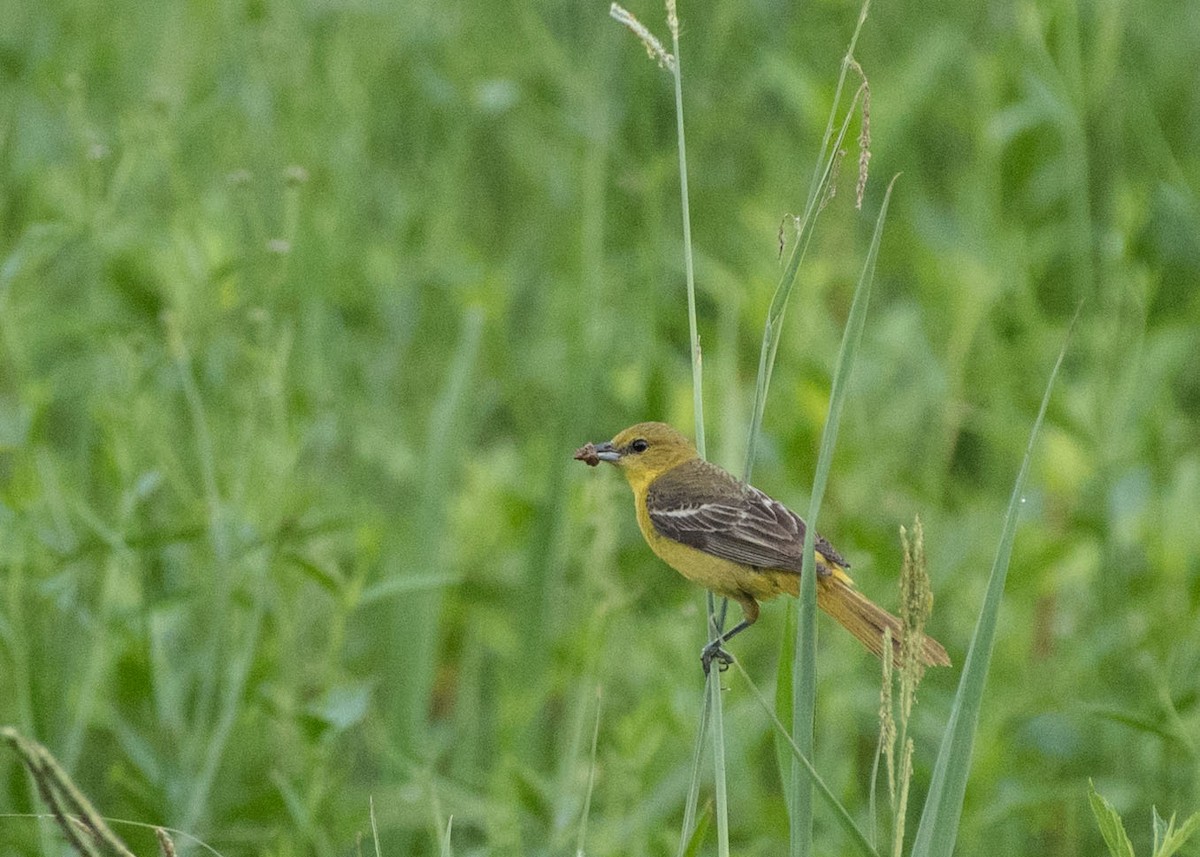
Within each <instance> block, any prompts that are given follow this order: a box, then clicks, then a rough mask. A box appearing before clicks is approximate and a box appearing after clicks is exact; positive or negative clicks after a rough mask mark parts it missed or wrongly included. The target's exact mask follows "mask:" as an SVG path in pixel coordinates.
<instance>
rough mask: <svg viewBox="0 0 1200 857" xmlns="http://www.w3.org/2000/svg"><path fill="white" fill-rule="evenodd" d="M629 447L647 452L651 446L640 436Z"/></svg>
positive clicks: (636, 450)
mask: <svg viewBox="0 0 1200 857" xmlns="http://www.w3.org/2000/svg"><path fill="white" fill-rule="evenodd" d="M629 448H630V449H632V450H633V451H634V452H645V451H646V450H647V449H649V448H650V444H648V443H646V441H645V439H644V438H640V437H639V438H638V439H637V440H635V441H634V442H633V443H631V444H629Z"/></svg>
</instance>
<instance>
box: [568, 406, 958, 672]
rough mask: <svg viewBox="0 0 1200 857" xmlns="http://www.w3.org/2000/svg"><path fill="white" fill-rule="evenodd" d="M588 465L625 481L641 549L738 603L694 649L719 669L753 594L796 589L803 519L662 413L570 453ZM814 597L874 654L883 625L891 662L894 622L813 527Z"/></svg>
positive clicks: (931, 649) (927, 660)
mask: <svg viewBox="0 0 1200 857" xmlns="http://www.w3.org/2000/svg"><path fill="white" fill-rule="evenodd" d="M575 458H576V459H577V460H579V461H583V462H584V463H586V464H588V465H590V466H592V467H595V466H597V465H599V464H600V462H602V461H603V462H607V463H609V464H612V465H614V466H616V467H617V468H618V469H619V470H620V471H621V472H622V474H624V476H625V479H626V481H627V482H628V483H629V487H630V488H631V489H632V490H633V497H634V504H635V506H636V510H637V522H638V528H639V529H640V530H641V532H642V536H643V537H644V538H645V540H646V543H647V544H648V545H649V546H650V549H651V550H652V551H653V552H654V553H655V554H657V555H658V556H659V557H660V558H661V559H662V560H663V561H664V562H666V563H667V565H669V566H671V567H672V568H674V569H675V570H676V571H678V572H679V573H680V574H682V575H683V576H684V577H686V578H687V579H689V580H691V581H693V582H695V583H698V584H700V585H701V586H704V587H705V588H707V589H709V590H711V591H712V592H714V593H715V594H717V595H720V596H724V597H726V598H730V599H732V600H734V601H736V602H737V603H738V604H739V605H741V608H742V612H743V614H744V617H743V619H742V621H741V622H740V623H739V624H737V625H735V626H734V627H733V628H731V629H730V630H728V631H726V632H725V633H723V634H720V635H718V636H717V638H716V639H714V640H712V641H711V642H710V643H709V644H708V645H706V646H705V647H704V649H703V650H702V652H701V656H700V660H701V664H702V666H703V668H704V672H705V674H708V672H709V670H710V668H711V664H712V661H713V660H717V661H719V662H720V664H721V669H725V668H726V667H727V666H728V665H729V664H730V663H732V656H731V655H730V654H729V653H728V652H727V651H725V649H724V644H725V643H727V642H728V641H729V640H730V639H732V638H733V637H734V636H736V635H737V634H740V633H741V632H742V631H744V630H746V629H747V628H749V627H750V626H751V625H753V624H754V623H755V622H756V621H757V620H758V616H759V602H760V601H766V600H768V599H771V598H774V597H776V596H778V595H784V594H787V595H792V596H795V595H797V594H799V591H800V570H801V563H802V561H803V555H804V537H805V531H806V525H805V523H804V519H803V518H801V517H800V516H799V515H797V514H796V513H795V512H793V511H792V510H791V509H789V508H788V507H787V506H785V505H783V504H782V503H780V502H779V501H777V500H774V499H772V498H771V497H769V496H767V494H765V493H764V492H762V491H760V490H759V489H757V488H755V487H754V486H752V485H749V484H747V483H746V482H744V481H742V480H740V479H737V478H736V477H734V476H733V475H732V474H730V473H729V472H728V471H726V470H724V469H723V468H721V467H719V466H718V465H716V464H713V463H711V462H709V461H706V460H705V459H703V458H701V457H700V455H699V453H698V452H697V451H696V447H695V446H694V445H693V444H692V442H691V441H690V440H688V438H687V437H686V436H684V435H683V434H682V433H681V432H679V431H677V430H676V429H674V428H672V427H671V426H670V425H668V424H666V423H662V422H643V423H638V424H636V425H633V426H630V427H629V428H627V429H625V430H624V431H622V432H620V433H619V434H617V436H616V437H614V438H613V439H612V440H610V441H605V442H602V443H588V444H586V445H584V446H582V447H580V448H579V449H578V450H576V452H575ZM815 546H816V550H815V553H814V558H815V560H816V568H817V605H818V606H819V607H820V608H821V609H822V610H824V611H825V612H826V613H828V614H829V615H830V616H832V617H833V618H834V619H835V620H836V621H837V622H838V623H839V624H840V625H842V626H843V627H844V628H846V630H848V631H849V632H850V633H851V634H853V635H854V636H855V637H856V638H857V639H858V640H859V641H860V642H861V643H862V644H863V645H864V646H866V648H867V649H868V650H870V651H871V652H872V653H874V654H875V655H876V656H878V657H883V654H884V653H883V640H884V636H883V632H884V629H885V628H890V629H891V632H892V633H891V637H892V646H893V652H892V656H893V658H895V659H896V661H897V663H898V662H899V650H900V642H901V638H902V636H903V623H902V622H901V620H900V619H899V618H898V617H896V616H893V615H892V614H891V613H889V612H888V611H887V610H884V609H883V608H882V607H880V606H878V605H877V604H875V603H874V602H872V601H871V600H870V599H868V598H867V597H866V596H865V595H863V594H862V593H861V592H859V590H858V589H857V588H856V586H855V585H854V581H853V579H851V577H850V575H849V574H847V573H846V571H847V569H848V568H849V567H850V564H849V563H848V562H846V560H845V559H843V558H842V556H841V555H840V554H839V553H838V552H837V551H836V550H835V549H834V547H833V545H831V544H830V543H829V542H828V541H827V540H826V539H824V538H822V537H820V536H817V537H816V539H815ZM919 654H920V659H921V661H922V662H923V663H924V664H925V665H927V666H949V665H950V658H949V656H948V655H947V654H946V650H945V648H943V647H942V645H941V644H940V643H938V642H937V641H936V640H934V639H933V638H932V637H929V636H926V637H925V638H924V641H923V643H922V648H921V650H920V653H919Z"/></svg>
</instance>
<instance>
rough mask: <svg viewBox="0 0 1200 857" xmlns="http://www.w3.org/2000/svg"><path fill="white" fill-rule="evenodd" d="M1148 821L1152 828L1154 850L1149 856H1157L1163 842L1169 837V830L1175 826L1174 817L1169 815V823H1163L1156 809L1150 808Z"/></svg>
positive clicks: (1154, 807)
mask: <svg viewBox="0 0 1200 857" xmlns="http://www.w3.org/2000/svg"><path fill="white" fill-rule="evenodd" d="M1150 819H1151V822H1152V824H1153V826H1154V850H1153V851H1151V852H1150V853H1151V854H1158V849H1159V848H1161V847H1162V844H1163V841H1164V840H1165V839H1166V838H1167V837H1168V836H1170V835H1171V828H1173V827H1174V826H1175V815H1174V814H1172V815H1171V820H1170V821H1163V817H1162V816H1161V815H1159V814H1158V807H1156V806H1151V807H1150Z"/></svg>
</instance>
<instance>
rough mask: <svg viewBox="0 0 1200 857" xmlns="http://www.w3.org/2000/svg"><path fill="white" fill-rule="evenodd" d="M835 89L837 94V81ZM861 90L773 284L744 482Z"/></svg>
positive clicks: (820, 163) (821, 163)
mask: <svg viewBox="0 0 1200 857" xmlns="http://www.w3.org/2000/svg"><path fill="white" fill-rule="evenodd" d="M864 8H865V6H864ZM855 37H856V38H857V31H856V32H855ZM852 44H853V43H852ZM843 75H844V71H843ZM838 89H839V97H840V90H841V86H840V84H839V87H838ZM860 93H861V89H860V90H859V92H856V93H855V95H854V97H853V98H852V99H851V102H850V106H849V108H848V109H847V110H846V114H845V116H844V117H843V119H842V124H841V125H840V126H839V127H838V133H837V137H836V139H835V140H834V141H833V150H832V151H828V145H825V146H823V147H822V153H821V157H820V158H819V159H818V160H817V168H818V172H817V174H816V177H815V178H814V182H815V184H814V185H813V187H812V189H811V190H810V191H809V201H808V203H807V204H806V206H805V210H804V214H803V216H802V217H800V218H799V220H798V223H797V227H796V243H795V244H794V245H793V246H792V252H791V254H790V255H789V256H788V261H787V265H786V266H785V267H784V269H783V275H782V276H781V277H780V278H779V283H778V284H777V285H776V286H775V293H774V295H773V296H772V297H771V306H770V308H769V309H768V310H767V321H766V323H765V324H764V326H763V338H762V347H761V348H760V350H759V355H758V376H757V379H756V381H755V390H754V407H753V409H752V410H751V412H750V432H749V437H748V439H747V443H746V466H745V467H744V468H743V476H742V478H743V479H744V480H745V481H746V482H749V481H750V477H751V475H752V473H753V470H754V458H755V455H756V453H757V449H758V435H759V432H760V430H761V428H762V417H763V411H764V409H765V408H766V403H767V391H768V389H769V388H770V386H771V374H772V372H773V371H774V368H775V354H776V352H777V351H778V349H779V340H780V339H781V337H782V335H783V320H784V314H785V312H786V311H787V305H788V301H789V299H790V298H791V295H792V289H793V287H794V286H795V285H796V279H797V275H798V274H799V271H800V265H801V264H802V263H803V261H804V258H805V256H806V255H807V254H808V246H809V244H810V243H811V242H812V236H813V226H814V225H815V223H816V220H817V217H819V216H820V213H821V207H820V205H819V202H820V200H822V199H824V198H825V193H826V191H827V190H828V188H829V183H830V182H831V181H832V180H833V176H834V172H835V167H836V165H837V162H838V157H837V153H838V151H839V150H840V149H841V146H842V142H843V141H844V140H845V138H846V134H847V133H848V132H849V129H850V121H851V119H853V118H854V111H855V109H856V108H857V106H858V101H859V97H860ZM837 109H838V101H837V100H836V99H835V100H834V103H833V107H832V108H831V110H830V113H829V121H830V123H831V125H832V123H833V119H834V116H835V114H836V112H837Z"/></svg>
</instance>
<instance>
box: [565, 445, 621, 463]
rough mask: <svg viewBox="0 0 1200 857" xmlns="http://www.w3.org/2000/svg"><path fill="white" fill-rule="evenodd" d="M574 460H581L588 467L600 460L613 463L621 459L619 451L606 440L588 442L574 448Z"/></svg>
mask: <svg viewBox="0 0 1200 857" xmlns="http://www.w3.org/2000/svg"><path fill="white" fill-rule="evenodd" d="M575 460H576V461H582V462H584V463H585V464H587V465H588V466H589V467H595V466H596V465H597V464H599V463H600V462H601V461H607V462H610V463H613V464H615V463H616V462H618V461H620V460H621V453H619V452H617V449H616V447H614V446H613V445H612V444H611V443H609V442H608V441H605V442H604V443H589V444H585V445H584V446H581V447H579V449H577V450H575Z"/></svg>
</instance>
